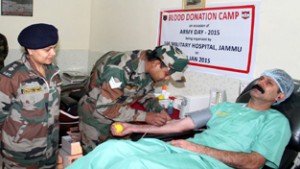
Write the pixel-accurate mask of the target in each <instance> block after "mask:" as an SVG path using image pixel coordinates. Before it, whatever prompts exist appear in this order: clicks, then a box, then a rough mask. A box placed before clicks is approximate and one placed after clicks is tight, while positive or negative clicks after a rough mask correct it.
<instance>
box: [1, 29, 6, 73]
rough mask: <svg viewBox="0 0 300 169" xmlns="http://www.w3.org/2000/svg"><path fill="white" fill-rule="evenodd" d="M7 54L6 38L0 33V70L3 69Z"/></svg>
mask: <svg viewBox="0 0 300 169" xmlns="http://www.w3.org/2000/svg"><path fill="white" fill-rule="evenodd" d="M7 54H8V44H7V40H6V37H5V36H4V35H2V34H1V33H0V70H1V69H2V68H3V67H4V60H5V58H6V56H7Z"/></svg>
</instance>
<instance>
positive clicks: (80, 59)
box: [0, 0, 91, 70]
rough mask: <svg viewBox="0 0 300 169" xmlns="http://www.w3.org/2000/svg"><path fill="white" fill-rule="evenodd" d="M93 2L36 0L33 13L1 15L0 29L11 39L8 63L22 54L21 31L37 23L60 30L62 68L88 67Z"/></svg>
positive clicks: (59, 59) (6, 62) (59, 49)
mask: <svg viewBox="0 0 300 169" xmlns="http://www.w3.org/2000/svg"><path fill="white" fill-rule="evenodd" d="M90 8H91V2H90V1H82V0H51V1H48V0H34V2H33V16H32V17H22V16H0V31H1V33H2V34H4V35H5V36H6V37H7V39H8V44H9V54H8V57H7V59H6V60H5V64H8V63H10V62H12V61H14V60H16V59H18V58H20V57H21V54H22V52H21V47H20V45H19V43H18V42H17V37H18V34H19V32H20V31H21V30H22V29H23V28H24V27H26V26H28V25H31V24H34V23H40V22H43V23H48V24H53V25H54V26H56V27H57V28H58V30H59V44H58V54H57V59H56V60H57V64H58V65H59V66H60V68H61V69H62V70H69V69H79V70H85V69H86V66H87V63H88V54H89V39H90V25H91V12H90Z"/></svg>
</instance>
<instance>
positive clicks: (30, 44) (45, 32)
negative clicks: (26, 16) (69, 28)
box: [18, 23, 58, 49]
mask: <svg viewBox="0 0 300 169" xmlns="http://www.w3.org/2000/svg"><path fill="white" fill-rule="evenodd" d="M57 41H58V30H57V29H56V28H55V27H54V26H53V25H49V24H45V23H38V24H33V25H30V26H28V27H26V28H24V29H23V30H22V31H21V32H20V34H19V36H18V42H19V43H20V45H21V46H23V47H25V48H29V49H42V48H45V47H48V46H51V45H54V44H56V43H57Z"/></svg>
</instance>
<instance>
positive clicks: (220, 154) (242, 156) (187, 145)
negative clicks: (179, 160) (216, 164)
mask: <svg viewBox="0 0 300 169" xmlns="http://www.w3.org/2000/svg"><path fill="white" fill-rule="evenodd" d="M170 143H171V144H172V145H174V146H177V147H180V148H183V149H187V150H190V151H193V152H196V153H199V154H205V155H208V156H211V157H213V158H215V159H217V160H219V161H221V162H223V163H224V164H226V165H228V166H231V167H234V168H242V169H256V168H260V167H261V166H263V165H264V164H265V162H266V159H265V158H264V157H263V156H262V155H260V154H259V153H256V152H251V153H242V152H232V151H224V150H218V149H214V148H210V147H206V146H202V145H198V144H194V143H191V142H188V141H186V140H172V141H170Z"/></svg>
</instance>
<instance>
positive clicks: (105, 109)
mask: <svg viewBox="0 0 300 169" xmlns="http://www.w3.org/2000/svg"><path fill="white" fill-rule="evenodd" d="M142 52H143V51H142V50H136V51H129V52H115V51H112V52H108V53H106V54H105V55H104V56H102V57H101V58H100V59H99V60H98V61H97V62H96V64H95V66H94V68H93V70H92V73H91V76H90V79H89V82H88V83H87V85H86V86H85V89H86V95H84V96H83V97H82V98H81V100H80V102H79V105H78V113H79V117H80V122H79V128H80V131H81V138H82V143H83V148H84V150H85V151H86V152H89V151H91V150H92V149H93V148H95V146H96V145H98V144H100V143H102V142H104V141H105V140H107V139H109V138H112V135H111V133H110V125H111V124H112V123H113V122H114V121H123V122H131V121H145V118H146V112H150V111H151V112H161V111H162V110H163V107H162V106H160V105H159V103H158V100H157V99H156V98H155V97H154V88H153V85H154V82H153V80H152V79H151V77H150V75H149V74H147V73H145V62H144V61H143V60H142V59H140V56H141V54H142ZM158 52H161V54H162V57H163V53H164V52H165V51H164V52H163V51H158ZM172 54H174V53H172ZM168 58H169V59H168ZM168 58H167V57H166V58H165V59H162V58H160V59H162V60H164V61H166V62H164V63H165V64H166V63H169V65H168V64H166V65H168V66H169V67H170V66H172V65H175V64H173V63H174V62H173V61H174V60H173V59H172V58H170V57H168ZM166 59H168V60H166ZM183 60H184V62H183V63H184V64H183V65H184V66H183V67H186V64H187V59H186V58H184V59H183ZM180 68H181V67H180ZM112 81H115V82H116V83H118V82H119V83H121V86H120V87H118V88H111V85H110V82H112ZM135 101H138V102H139V103H141V104H142V105H143V106H144V107H145V109H146V112H145V111H141V110H136V109H133V108H131V107H130V105H131V104H132V103H134V102H135Z"/></svg>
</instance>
